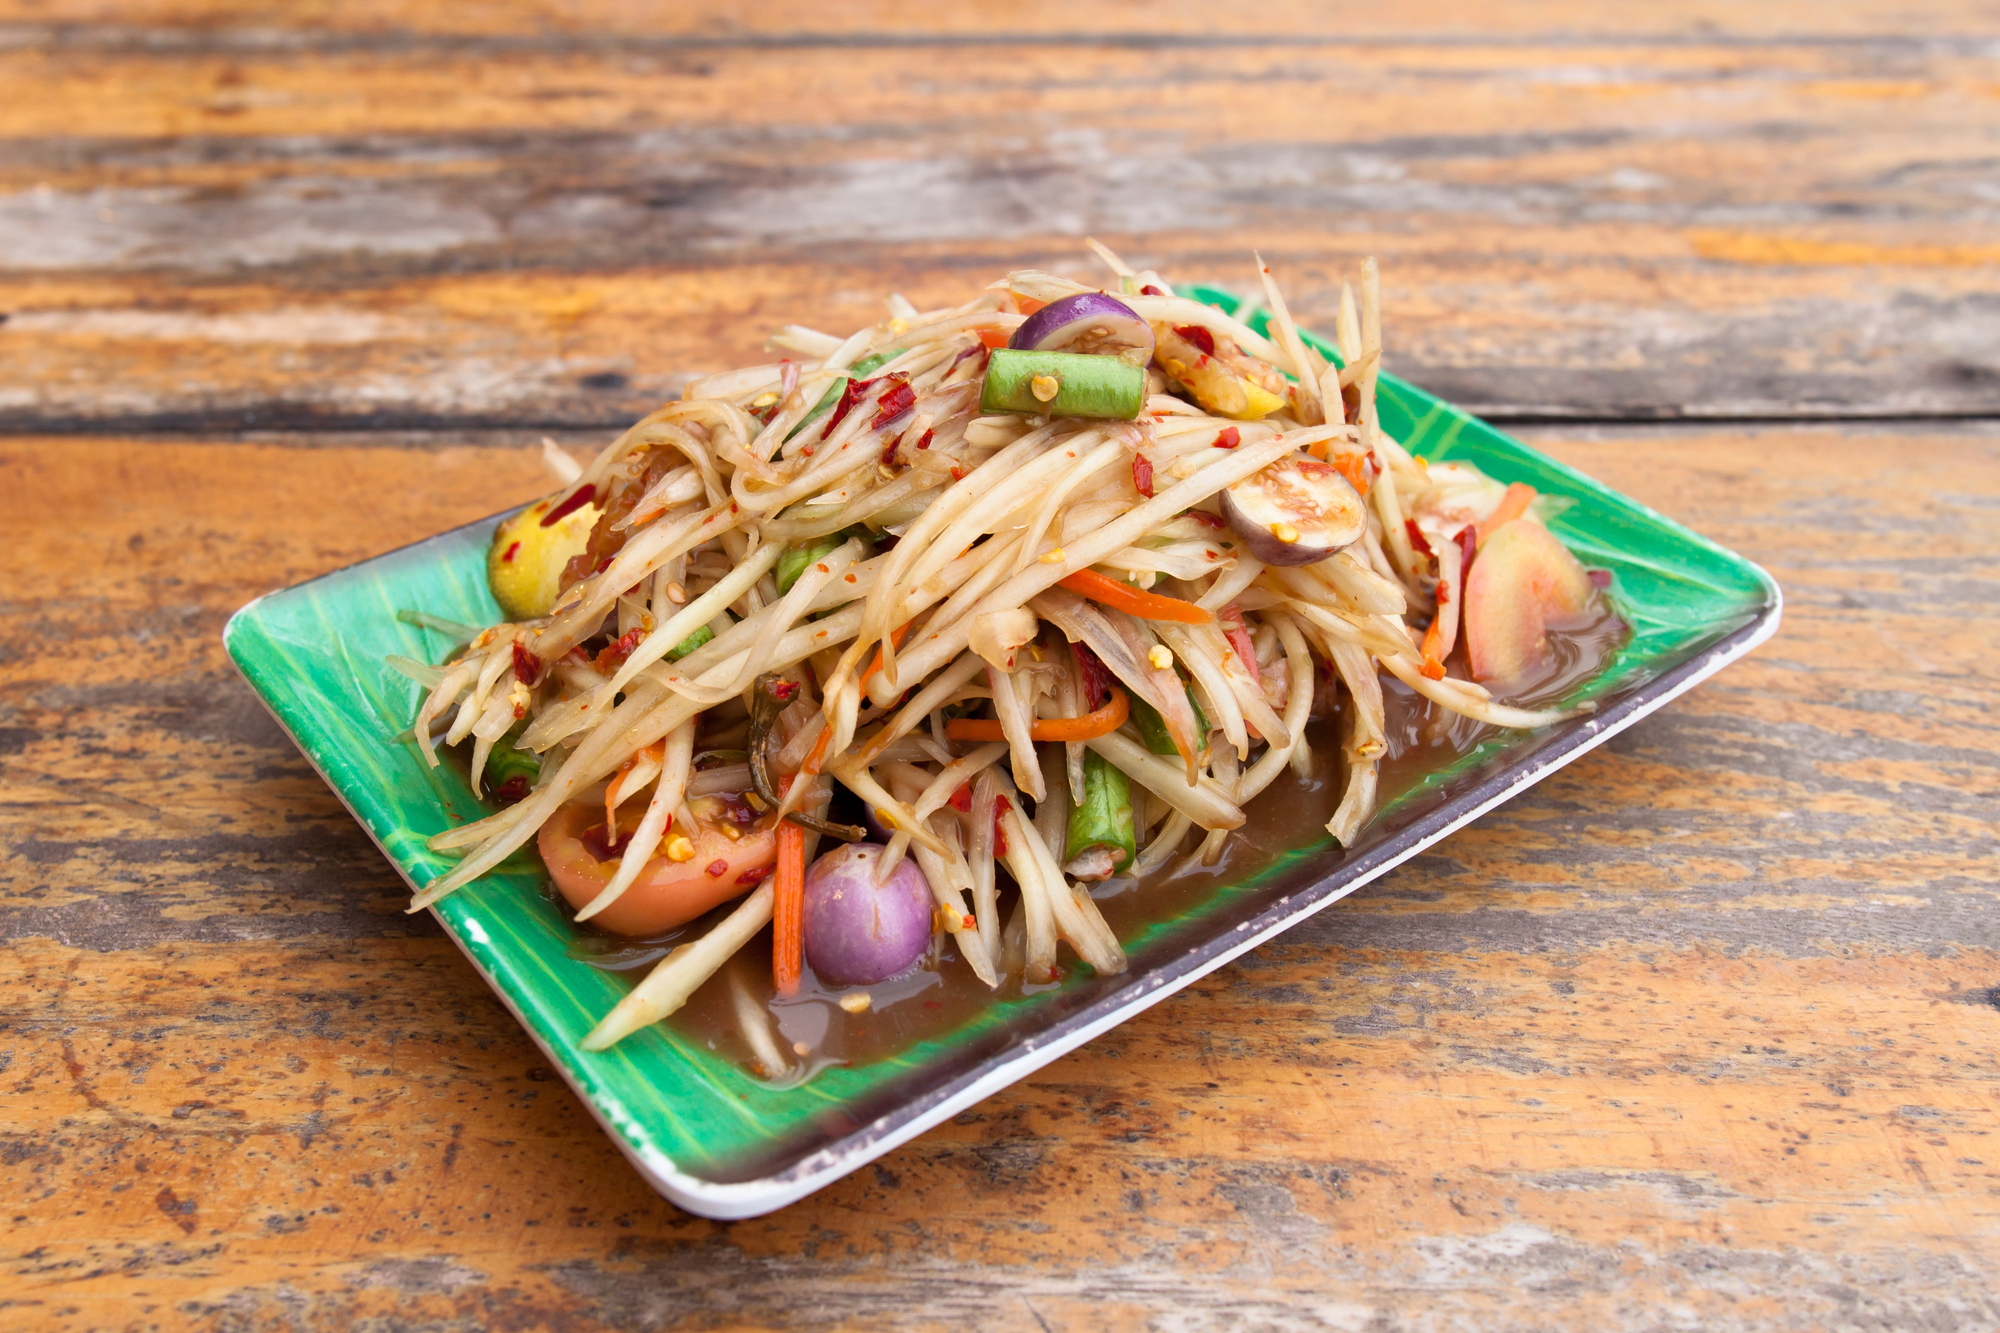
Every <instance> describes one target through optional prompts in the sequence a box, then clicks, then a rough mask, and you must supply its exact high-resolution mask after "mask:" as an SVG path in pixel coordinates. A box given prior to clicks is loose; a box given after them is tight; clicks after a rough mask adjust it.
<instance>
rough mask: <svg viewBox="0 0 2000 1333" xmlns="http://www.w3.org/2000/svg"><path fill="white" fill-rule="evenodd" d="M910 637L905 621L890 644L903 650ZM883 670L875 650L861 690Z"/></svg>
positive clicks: (864, 675)
mask: <svg viewBox="0 0 2000 1333" xmlns="http://www.w3.org/2000/svg"><path fill="white" fill-rule="evenodd" d="M909 637H910V622H909V621H904V622H903V623H902V624H900V625H898V626H896V628H894V629H892V630H890V631H889V642H890V643H891V644H892V645H894V646H895V647H897V648H901V647H902V646H903V640H904V639H907V638H909ZM881 669H882V650H881V649H880V648H877V649H876V650H875V660H874V661H872V662H870V663H869V664H868V669H867V670H866V671H864V672H862V673H861V681H860V685H861V688H862V689H864V690H865V689H867V688H868V682H869V681H870V680H872V679H873V678H874V676H875V673H876V672H878V671H880V670H881ZM812 771H813V772H815V773H817V772H819V770H818V769H816V768H815V769H813V770H812Z"/></svg>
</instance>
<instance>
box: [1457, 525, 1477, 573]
mask: <svg viewBox="0 0 2000 1333" xmlns="http://www.w3.org/2000/svg"><path fill="white" fill-rule="evenodd" d="M1456 540H1457V542H1458V576H1459V578H1461V579H1463V578H1464V577H1465V571H1466V570H1468V569H1471V568H1472V557H1473V555H1474V553H1475V552H1477V551H1478V550H1479V530H1478V529H1477V528H1475V527H1473V526H1472V525H1471V524H1470V523H1468V524H1466V525H1465V526H1464V527H1462V528H1460V529H1459V530H1458V537H1457V538H1456Z"/></svg>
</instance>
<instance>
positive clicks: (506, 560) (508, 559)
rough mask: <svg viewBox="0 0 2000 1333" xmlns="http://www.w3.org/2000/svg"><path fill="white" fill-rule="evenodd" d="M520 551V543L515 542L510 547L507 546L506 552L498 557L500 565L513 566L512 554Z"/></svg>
mask: <svg viewBox="0 0 2000 1333" xmlns="http://www.w3.org/2000/svg"><path fill="white" fill-rule="evenodd" d="M520 549H521V543H519V542H515V543H514V544H513V545H512V546H509V547H508V548H507V550H506V552H505V553H504V554H503V555H502V556H501V557H500V563H501V564H503V565H511V564H513V563H514V553H515V552H516V551H518V550H520Z"/></svg>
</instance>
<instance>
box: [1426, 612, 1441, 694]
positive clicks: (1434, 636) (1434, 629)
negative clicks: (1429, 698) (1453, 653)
mask: <svg viewBox="0 0 2000 1333" xmlns="http://www.w3.org/2000/svg"><path fill="white" fill-rule="evenodd" d="M1443 648H1444V635H1442V634H1440V633H1438V623H1437V621H1436V620H1433V621H1431V627H1430V628H1429V629H1427V630H1425V631H1424V665H1423V673H1424V679H1425V680H1443V679H1444V663H1443V662H1442V661H1441V660H1439V655H1440V653H1441V652H1442V650H1443Z"/></svg>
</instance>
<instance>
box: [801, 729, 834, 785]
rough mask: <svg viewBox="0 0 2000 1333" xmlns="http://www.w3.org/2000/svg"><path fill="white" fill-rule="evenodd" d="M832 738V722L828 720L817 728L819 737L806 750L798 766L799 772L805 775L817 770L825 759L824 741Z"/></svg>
mask: <svg viewBox="0 0 2000 1333" xmlns="http://www.w3.org/2000/svg"><path fill="white" fill-rule="evenodd" d="M832 739H833V724H832V723H831V722H829V723H827V724H826V725H825V726H823V727H821V728H820V729H819V739H818V740H816V741H814V742H813V747H812V749H811V750H810V751H808V752H807V754H806V761H805V763H804V764H802V765H801V766H800V767H799V772H801V773H804V774H806V775H807V776H811V775H812V774H814V773H817V772H819V766H820V764H821V763H822V762H824V761H825V759H826V743H827V742H828V741H830V740H832Z"/></svg>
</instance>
